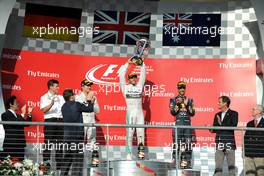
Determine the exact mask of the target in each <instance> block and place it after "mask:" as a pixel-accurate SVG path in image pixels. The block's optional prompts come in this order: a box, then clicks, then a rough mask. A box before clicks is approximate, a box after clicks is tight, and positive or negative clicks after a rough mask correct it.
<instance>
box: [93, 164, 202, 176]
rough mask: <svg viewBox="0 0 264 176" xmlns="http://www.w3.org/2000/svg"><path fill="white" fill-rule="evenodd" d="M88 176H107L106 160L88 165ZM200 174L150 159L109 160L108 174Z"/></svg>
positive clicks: (171, 175)
mask: <svg viewBox="0 0 264 176" xmlns="http://www.w3.org/2000/svg"><path fill="white" fill-rule="evenodd" d="M89 170H90V176H98V175H100V176H107V162H103V163H101V164H100V165H99V167H90V169H89ZM124 175H125V176H176V175H178V176H187V175H188V176H200V171H198V170H193V169H186V170H176V168H175V164H173V163H169V162H162V161H152V160H115V161H109V176H124Z"/></svg>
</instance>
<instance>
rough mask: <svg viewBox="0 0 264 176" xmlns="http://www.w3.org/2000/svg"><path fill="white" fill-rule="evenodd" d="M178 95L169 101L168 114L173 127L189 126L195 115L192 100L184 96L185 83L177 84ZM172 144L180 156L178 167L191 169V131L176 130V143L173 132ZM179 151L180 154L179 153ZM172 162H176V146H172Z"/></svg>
mask: <svg viewBox="0 0 264 176" xmlns="http://www.w3.org/2000/svg"><path fill="white" fill-rule="evenodd" d="M177 88H178V95H177V96H176V97H174V98H171V99H170V113H171V115H173V116H174V117H175V121H176V122H175V125H180V126H181V125H186V126H190V125H191V117H192V116H194V115H195V110H194V107H193V99H192V98H187V97H186V96H185V92H186V83H185V82H183V81H180V82H178V84H177ZM172 136H173V142H176V143H177V152H178V156H179V154H180V155H181V156H180V161H179V163H180V167H181V168H191V165H192V164H191V160H192V148H191V142H192V129H188V128H180V129H178V130H177V141H175V130H173V135H172ZM179 151H181V152H179ZM172 157H173V160H176V144H174V145H173V153H172Z"/></svg>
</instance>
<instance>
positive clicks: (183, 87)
mask: <svg viewBox="0 0 264 176" xmlns="http://www.w3.org/2000/svg"><path fill="white" fill-rule="evenodd" d="M178 89H186V87H185V86H178Z"/></svg>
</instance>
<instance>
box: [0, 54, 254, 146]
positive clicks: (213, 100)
mask: <svg viewBox="0 0 264 176" xmlns="http://www.w3.org/2000/svg"><path fill="white" fill-rule="evenodd" d="M2 58H3V60H2V62H3V63H2V67H3V70H2V74H3V79H2V84H3V93H4V99H6V98H7V97H8V96H10V95H11V94H12V95H16V96H17V97H18V101H19V104H20V105H23V104H27V105H35V106H36V109H35V111H34V113H33V120H34V121H43V113H41V112H40V110H39V100H40V97H41V96H42V95H43V94H44V93H46V92H47V81H48V80H49V79H58V80H59V81H60V94H62V92H63V90H64V89H65V88H72V89H73V90H74V92H75V93H79V92H80V82H81V81H82V80H83V79H84V78H87V79H89V80H91V81H93V82H94V83H95V84H94V85H93V87H92V88H93V90H94V91H96V94H97V95H96V96H97V98H98V102H99V106H100V109H101V112H100V114H98V115H97V120H98V123H111V124H125V111H126V105H125V100H124V97H123V94H122V93H121V89H120V87H119V74H118V73H119V69H120V67H121V65H122V64H124V63H125V62H126V61H127V58H120V57H104V56H81V55H70V54H56V53H45V52H32V51H17V50H10V49H5V50H4V52H3V55H2ZM145 63H146V66H147V76H146V83H145V86H144V96H143V108H144V115H145V121H146V124H151V125H173V124H174V123H173V122H174V117H173V116H171V115H170V112H169V99H170V98H171V97H173V96H176V94H177V89H176V84H177V82H178V81H179V80H182V81H185V82H187V96H188V97H191V98H193V100H194V106H195V109H196V115H195V116H194V117H193V118H192V124H193V125H199V126H205V125H211V124H212V122H213V118H214V114H215V113H216V112H217V111H218V109H217V100H218V97H219V96H221V95H227V96H230V97H231V101H232V102H231V108H232V109H234V110H237V111H238V112H239V125H240V126H245V124H246V122H247V121H248V120H249V119H250V118H251V115H250V114H251V112H250V111H251V107H252V106H253V105H254V104H255V103H256V86H255V85H256V83H255V73H256V68H255V59H254V58H248V59H239V58H238V59H228V60H226V59H151V58H148V59H146V60H145ZM132 70H133V71H135V72H136V73H139V69H138V68H136V67H133V66H132V67H130V68H129V71H128V72H130V71H132ZM42 130H43V128H40V131H39V133H37V128H36V127H35V126H31V127H28V128H26V132H25V133H26V137H27V140H28V142H36V141H37V139H36V137H37V136H39V137H40V138H41V141H43V131H42ZM109 132H110V134H109V136H107V135H106V129H105V128H98V136H97V138H98V142H99V143H101V144H105V140H106V139H109V140H110V144H113V145H125V139H126V138H125V136H126V132H125V129H121V128H118V129H116V128H115V129H111V128H110V130H109ZM195 135H196V136H197V141H198V142H202V143H203V142H205V143H210V142H212V141H213V137H214V136H213V134H210V133H209V131H208V130H206V131H201V130H199V131H198V130H197V131H195ZM171 142H172V130H170V129H162V130H161V129H147V130H146V145H149V146H166V145H169V144H170V143H171Z"/></svg>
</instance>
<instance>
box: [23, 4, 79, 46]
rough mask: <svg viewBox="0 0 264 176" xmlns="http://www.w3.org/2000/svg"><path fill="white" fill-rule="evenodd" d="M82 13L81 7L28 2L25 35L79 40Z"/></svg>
mask: <svg viewBox="0 0 264 176" xmlns="http://www.w3.org/2000/svg"><path fill="white" fill-rule="evenodd" d="M81 15H82V10H81V9H76V8H68V7H67V8H66V7H56V6H49V5H41V4H32V3H27V4H26V12H25V19H24V30H23V36H25V37H33V38H44V39H55V40H67V41H76V42H77V41H78V40H79V34H78V29H79V27H80V22H81Z"/></svg>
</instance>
